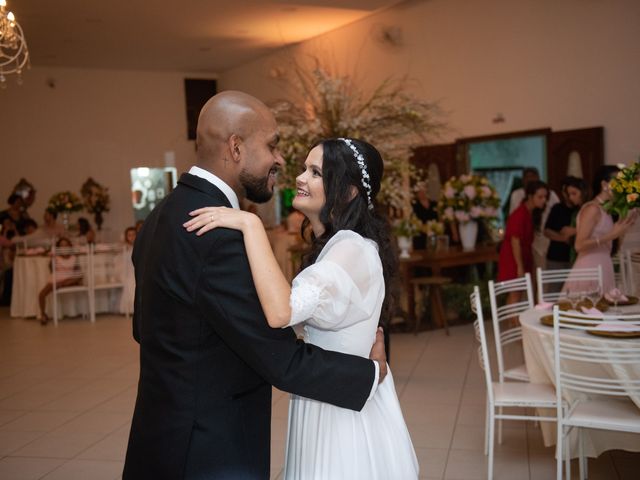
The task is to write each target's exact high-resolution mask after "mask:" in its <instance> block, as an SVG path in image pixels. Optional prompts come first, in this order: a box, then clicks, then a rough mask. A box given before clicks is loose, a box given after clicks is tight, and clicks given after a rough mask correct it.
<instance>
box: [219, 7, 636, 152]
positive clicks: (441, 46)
mask: <svg viewBox="0 0 640 480" xmlns="http://www.w3.org/2000/svg"><path fill="white" fill-rule="evenodd" d="M638 25H640V2H639V1H638V0H517V1H513V0H473V1H469V0H427V1H408V2H405V3H403V4H401V5H399V6H397V7H395V8H392V9H390V10H387V11H384V12H382V13H380V14H378V15H375V16H373V17H370V18H368V19H365V20H363V21H359V22H357V23H354V24H351V25H349V26H346V27H343V28H341V29H339V30H336V31H334V32H330V33H328V34H325V35H323V36H321V37H318V38H316V39H313V40H310V41H307V42H304V43H302V44H300V45H299V46H296V47H294V48H292V49H288V50H285V51H282V52H279V53H277V54H274V55H270V56H268V57H265V58H262V59H260V60H258V61H255V62H252V63H250V64H247V65H244V66H241V67H239V68H236V69H233V70H230V71H228V72H225V73H223V74H222V76H221V79H220V85H221V87H222V88H234V89H239V90H245V91H247V92H250V93H253V94H255V95H256V96H258V97H260V98H262V99H265V100H269V99H273V98H274V97H277V96H278V95H281V94H282V92H281V91H280V90H279V88H278V86H277V85H275V83H274V80H272V79H270V78H269V74H268V73H269V70H270V69H271V68H272V67H274V66H279V65H285V64H286V60H285V59H286V58H288V57H290V56H291V54H293V55H297V56H298V57H300V56H301V55H304V54H307V53H312V54H315V55H319V56H321V57H330V58H332V59H333V60H332V62H331V63H332V64H333V65H335V66H337V67H338V68H339V69H341V70H342V71H343V72H347V73H352V74H355V76H356V78H358V79H359V80H358V81H359V82H360V83H361V85H364V86H365V88H366V87H367V86H368V87H371V86H375V85H377V84H378V83H379V82H381V81H382V80H383V79H385V78H387V77H389V76H392V75H395V76H403V75H405V74H408V75H410V76H411V77H412V78H414V79H416V80H417V81H418V82H417V86H416V93H417V94H418V95H421V96H423V97H425V98H427V99H430V100H435V99H439V100H440V101H441V104H442V106H443V108H444V109H445V110H447V111H449V112H450V116H449V123H450V126H451V127H452V129H451V131H450V132H449V133H448V134H446V136H445V137H443V138H442V139H441V141H449V140H452V139H455V138H459V137H464V136H475V135H486V134H493V133H502V132H511V131H518V130H528V129H534V128H540V127H551V128H552V129H554V130H564V129H572V128H583V127H592V126H600V125H602V126H604V127H605V159H606V162H607V163H617V162H623V163H630V162H633V161H637V160H638V156H639V155H640V135H638V125H640V89H639V88H638V79H639V78H640V30H639V29H638ZM380 26H399V27H401V29H402V33H403V39H404V45H403V46H402V47H400V48H395V49H394V48H389V47H386V46H384V45H381V44H380V43H379V42H377V41H376V40H375V39H374V35H373V33H374V32H375V31H376V30H377V29H379V28H380ZM498 112H500V113H502V114H503V115H504V116H505V118H506V122H505V123H502V124H497V125H496V124H493V123H492V122H491V119H492V118H493V117H494V116H495V115H496V113H498Z"/></svg>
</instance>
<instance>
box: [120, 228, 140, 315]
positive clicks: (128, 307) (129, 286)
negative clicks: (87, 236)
mask: <svg viewBox="0 0 640 480" xmlns="http://www.w3.org/2000/svg"><path fill="white" fill-rule="evenodd" d="M137 233H138V232H137V231H136V227H127V229H126V230H125V231H124V241H125V249H124V252H123V255H124V258H123V262H122V264H123V272H122V283H123V284H124V287H123V289H122V297H121V300H120V313H133V299H134V296H135V292H136V277H135V273H134V270H133V262H132V261H131V252H133V244H134V242H135V241H136V235H137Z"/></svg>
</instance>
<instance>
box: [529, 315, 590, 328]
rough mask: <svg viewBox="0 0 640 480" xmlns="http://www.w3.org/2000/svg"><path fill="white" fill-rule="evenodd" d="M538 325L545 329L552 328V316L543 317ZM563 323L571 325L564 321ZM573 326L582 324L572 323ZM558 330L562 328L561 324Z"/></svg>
mask: <svg viewBox="0 0 640 480" xmlns="http://www.w3.org/2000/svg"><path fill="white" fill-rule="evenodd" d="M540 323H541V324H542V325H545V326H547V327H553V314H552V315H543V316H542V317H540ZM564 323H572V322H567V321H565V322H564ZM574 325H583V324H582V323H577V322H576V323H574ZM560 328H562V324H560Z"/></svg>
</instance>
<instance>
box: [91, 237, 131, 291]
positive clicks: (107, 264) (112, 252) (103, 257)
mask: <svg viewBox="0 0 640 480" xmlns="http://www.w3.org/2000/svg"><path fill="white" fill-rule="evenodd" d="M124 250H125V245H124V243H121V242H117V243H99V244H96V245H91V262H92V268H91V275H92V281H93V288H94V289H108V288H118V287H121V286H122V285H123V282H124V261H125V255H124Z"/></svg>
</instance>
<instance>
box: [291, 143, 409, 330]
mask: <svg viewBox="0 0 640 480" xmlns="http://www.w3.org/2000/svg"><path fill="white" fill-rule="evenodd" d="M350 140H351V143H352V144H353V145H354V146H355V147H356V148H357V150H358V152H360V153H361V154H362V156H363V157H364V162H365V165H366V169H367V172H368V174H369V179H368V180H369V184H370V185H371V201H372V202H373V205H374V206H376V201H375V198H376V196H377V195H378V192H379V191H380V181H381V179H382V175H383V172H384V164H383V162H382V157H381V156H380V153H379V152H378V150H376V148H375V147H374V146H373V145H371V144H369V143H367V142H364V141H362V140H355V139H350ZM318 145H321V146H322V183H323V185H324V194H325V198H326V201H325V204H324V206H323V207H322V209H321V210H320V221H321V222H322V225H323V226H324V233H323V234H322V235H320V236H319V237H317V238H316V237H315V235H314V234H313V232H312V231H310V228H309V220H308V219H305V221H304V222H303V224H302V235H303V237H304V238H306V239H310V240H311V249H310V251H309V252H308V253H307V254H306V255H305V256H304V257H303V259H302V269H304V268H306V267H308V266H309V265H312V264H313V263H314V262H315V261H316V259H317V258H318V255H319V254H320V251H321V250H322V248H323V247H324V246H325V245H326V244H327V242H328V241H329V240H330V239H331V237H333V236H334V235H335V234H336V232H338V231H339V230H352V231H354V232H356V233H358V234H360V235H361V236H363V237H364V238H368V239H371V240H373V241H374V242H376V243H377V244H378V254H379V255H380V260H381V262H382V271H383V275H384V287H385V298H384V302H383V304H382V312H381V314H380V321H379V323H380V324H386V323H387V322H388V320H389V319H390V316H391V313H392V308H393V301H392V298H393V296H392V291H391V283H392V279H393V278H394V277H395V275H396V271H397V268H398V259H397V255H396V250H395V248H394V245H393V243H392V237H391V232H390V229H389V222H388V221H387V218H386V216H385V215H384V214H382V213H380V212H379V209H377V208H374V209H372V210H370V209H369V206H368V199H367V191H366V189H365V187H364V186H363V185H362V171H361V170H360V167H359V166H358V163H357V160H356V158H355V156H354V153H353V151H352V150H351V149H350V148H349V146H347V144H346V143H345V142H344V141H343V140H340V139H335V138H334V139H329V140H323V141H321V142H319V143H318ZM352 187H356V188H357V191H358V193H357V195H355V196H353V198H352V195H353V193H352V191H353V189H352Z"/></svg>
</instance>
